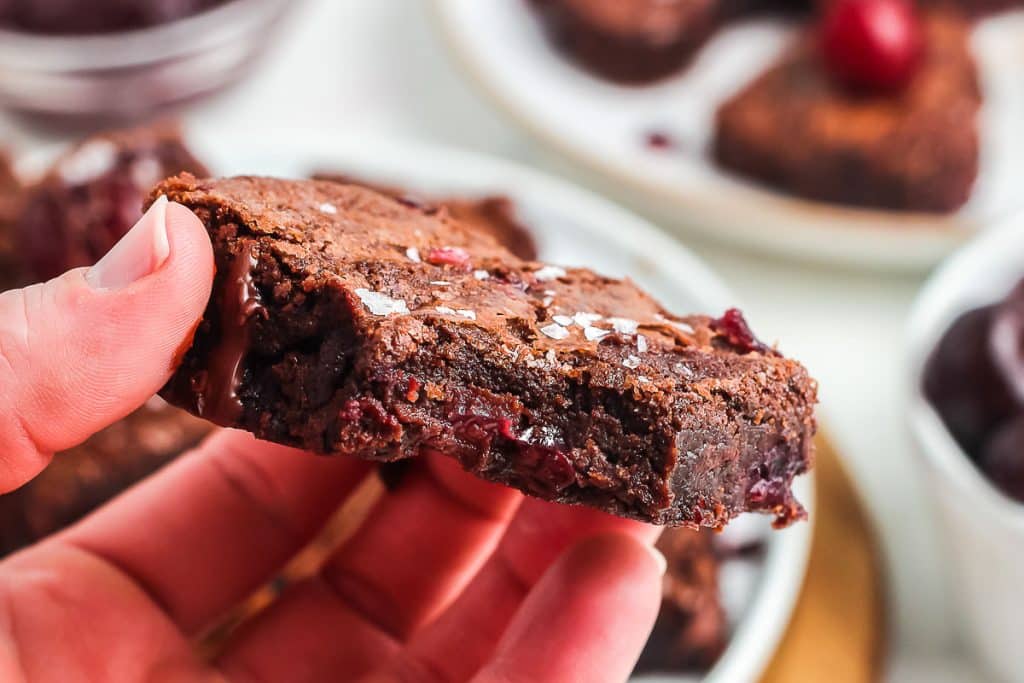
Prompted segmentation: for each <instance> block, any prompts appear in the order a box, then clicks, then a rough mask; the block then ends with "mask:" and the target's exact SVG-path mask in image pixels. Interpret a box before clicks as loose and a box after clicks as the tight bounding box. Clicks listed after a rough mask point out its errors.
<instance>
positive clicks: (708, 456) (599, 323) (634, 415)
mask: <svg viewBox="0 0 1024 683" xmlns="http://www.w3.org/2000/svg"><path fill="white" fill-rule="evenodd" d="M159 195H166V196H167V197H168V198H169V199H170V200H172V201H175V202H179V203H181V204H184V205H185V206H187V207H189V208H191V209H192V211H193V212H195V214H196V215H197V216H198V217H199V218H200V220H202V221H203V223H204V224H205V225H206V227H207V229H208V231H209V233H210V237H211V240H212V242H213V246H214V253H215V258H216V261H217V276H216V280H215V282H214V288H213V295H212V297H211V301H210V304H209V307H208V309H207V311H206V314H205V316H204V318H203V321H202V322H201V323H200V325H199V327H198V329H197V330H196V335H195V339H194V342H193V345H192V347H191V348H190V349H189V350H188V352H187V353H186V354H185V356H184V359H183V361H182V364H181V366H180V367H179V368H178V370H177V371H176V373H175V375H174V376H173V377H172V379H171V380H170V382H169V383H168V384H167V386H166V387H165V388H164V390H163V392H162V395H163V396H164V397H165V398H166V399H167V400H168V401H170V402H171V403H173V404H175V405H178V406H180V407H183V408H185V409H187V410H190V411H191V412H193V413H195V414H197V415H199V416H201V417H205V418H206V419H208V420H210V421H212V422H215V423H217V424H220V425H224V426H230V427H238V428H242V429H246V430H248V431H250V432H252V433H254V434H255V435H256V436H257V437H259V438H262V439H267V440H270V441H275V442H278V443H282V444H286V445H291V446H297V447H301V448H304V449H307V450H311V451H314V452H317V453H324V454H343V455H352V456H358V457H362V458H368V459H372V460H378V461H392V460H399V459H402V458H407V457H412V456H415V455H417V454H419V453H421V452H424V451H438V452H441V453H444V454H446V455H448V456H451V457H454V458H456V459H457V460H458V461H459V462H460V463H461V465H462V466H463V467H464V468H465V469H466V470H468V471H470V472H473V473H474V474H476V475H478V476H480V477H482V478H483V479H486V480H489V481H493V482H497V483H501V484H505V485H509V486H513V487H515V488H518V489H520V490H522V491H524V492H525V493H528V494H531V495H534V496H538V497H541V498H544V499H548V500H553V501H558V502H562V503H570V504H580V505H588V506H592V507H596V508H599V509H602V510H605V511H608V512H611V513H614V514H618V515H622V516H625V517H630V518H634V519H638V520H642V521H646V522H653V523H658V524H670V525H685V526H690V527H699V526H709V527H720V526H722V525H724V524H725V523H726V522H728V520H729V519H731V518H732V517H734V516H735V515H737V514H739V513H741V512H746V511H758V512H766V513H770V514H773V515H775V517H776V522H777V524H779V525H785V524H787V523H789V522H790V521H793V520H795V519H799V518H801V517H803V516H804V512H803V508H802V507H801V506H800V504H799V502H797V501H796V500H795V499H794V497H793V495H792V492H791V490H790V485H791V483H792V480H793V478H794V477H795V476H796V475H798V474H801V473H803V472H805V471H806V470H807V469H808V467H809V466H810V461H811V457H812V437H813V434H814V430H815V422H814V415H813V406H814V403H815V402H816V384H815V382H814V380H812V379H811V378H810V377H809V376H808V374H807V372H806V371H805V370H804V368H803V367H802V366H801V365H800V364H799V363H797V362H795V361H792V360H789V359H786V358H784V357H782V356H781V355H780V354H779V353H778V352H776V351H775V350H773V349H770V348H768V347H766V346H764V345H762V344H760V343H759V342H757V340H756V339H755V338H754V337H753V335H751V334H750V333H749V330H748V329H747V328H746V325H745V323H743V321H742V318H741V317H739V316H738V314H735V313H731V314H730V315H727V316H725V317H723V318H721V319H717V320H715V319H712V318H709V317H707V316H689V317H677V316H674V315H672V314H670V313H668V312H667V311H665V310H664V309H663V308H661V306H660V305H659V304H658V303H657V302H656V301H654V299H652V298H651V297H650V296H648V295H647V294H645V293H644V292H642V291H641V290H640V289H639V288H638V287H636V286H635V285H634V284H633V283H631V282H629V281H628V280H625V281H624V280H615V279H611V278H606V277H602V276H600V275H597V274H595V273H592V272H590V271H588V270H584V269H562V268H559V267H556V266H551V265H545V264H542V263H538V262H532V261H523V260H521V259H519V258H517V257H515V256H514V255H512V254H511V253H509V252H508V251H507V250H506V249H504V248H503V247H501V246H500V245H498V244H497V243H496V242H495V241H494V240H493V239H492V238H491V237H490V236H488V235H486V234H483V233H481V232H477V231H474V230H471V229H469V228H466V227H464V226H463V225H462V224H460V223H458V222H456V221H455V220H453V219H452V218H451V217H450V216H449V215H448V214H447V212H446V211H445V210H444V209H443V208H441V209H436V208H429V207H428V208H419V207H415V206H409V205H407V204H404V203H402V202H400V201H396V200H395V199H392V198H389V197H386V196H384V195H381V194H378V193H376V192H373V191H372V190H368V189H366V188H362V187H357V186H350V185H342V184H338V183H333V182H324V181H285V180H276V179H269V178H252V177H240V178H228V179H222V180H197V179H195V178H193V177H192V176H189V175H182V176H179V177H177V178H173V179H170V180H167V181H164V182H163V183H162V184H161V185H159V186H158V187H157V188H156V189H155V190H154V192H153V194H152V198H156V197H157V196H159Z"/></svg>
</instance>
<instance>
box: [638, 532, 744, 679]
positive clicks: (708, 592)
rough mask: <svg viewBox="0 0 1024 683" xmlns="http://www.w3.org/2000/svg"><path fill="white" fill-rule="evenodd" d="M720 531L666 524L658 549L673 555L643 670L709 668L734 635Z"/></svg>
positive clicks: (667, 556)
mask: <svg viewBox="0 0 1024 683" xmlns="http://www.w3.org/2000/svg"><path fill="white" fill-rule="evenodd" d="M713 534H714V532H711V531H707V530H704V531H693V530H691V529H666V530H665V531H664V533H662V535H661V539H660V540H659V541H658V549H659V550H660V551H661V553H662V555H664V556H665V559H666V560H667V561H668V571H667V572H666V573H665V577H664V579H663V595H662V601H661V610H660V611H659V612H658V620H657V622H655V624H654V630H653V631H652V632H651V637H650V638H649V639H648V641H647V645H646V647H644V651H643V654H641V655H640V661H639V662H638V663H637V671H638V672H645V671H665V672H668V671H704V670H707V669H708V668H710V667H711V666H712V665H713V664H714V663H715V661H716V660H717V659H718V657H719V655H721V654H722V651H723V650H725V646H726V644H727V643H728V638H729V623H728V620H727V619H726V614H725V609H724V608H723V607H722V603H721V600H720V596H719V591H718V569H719V560H718V556H717V555H716V553H715V549H714V547H713V544H712V537H713Z"/></svg>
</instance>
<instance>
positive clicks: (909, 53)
mask: <svg viewBox="0 0 1024 683" xmlns="http://www.w3.org/2000/svg"><path fill="white" fill-rule="evenodd" d="M820 30H821V32H820V36H819V39H820V48H821V53H822V58H823V59H824V61H825V65H826V67H827V68H828V70H829V72H830V73H831V75H832V76H833V77H834V78H835V79H836V80H838V81H839V82H840V83H842V84H844V85H846V86H849V87H852V88H856V89H860V90H867V91H874V92H891V91H894V90H898V89H900V88H902V87H904V86H905V85H906V84H907V83H909V82H910V80H911V79H912V78H913V76H914V73H915V72H916V71H917V66H918V64H919V63H920V61H921V55H922V53H923V48H924V37H923V36H924V33H923V29H922V28H921V23H920V21H919V20H918V17H917V16H916V14H915V13H914V8H913V6H912V5H911V3H909V2H906V1H905V0H838V1H837V2H834V3H833V4H832V5H830V6H829V8H828V10H826V12H825V16H824V19H823V20H822V23H821V29H820Z"/></svg>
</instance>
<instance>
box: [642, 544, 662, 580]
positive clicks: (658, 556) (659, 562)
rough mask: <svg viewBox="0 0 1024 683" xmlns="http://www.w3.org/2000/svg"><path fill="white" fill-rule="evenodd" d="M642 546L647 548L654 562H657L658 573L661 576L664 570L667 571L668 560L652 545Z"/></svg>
mask: <svg viewBox="0 0 1024 683" xmlns="http://www.w3.org/2000/svg"><path fill="white" fill-rule="evenodd" d="M644 547H645V548H647V552H649V553H650V554H651V557H653V558H654V561H655V563H657V565H658V573H659V574H660V575H661V576H664V575H665V572H667V571H668V560H666V559H665V556H664V555H662V554H661V551H660V550H658V549H657V548H655V547H654V546H653V545H644Z"/></svg>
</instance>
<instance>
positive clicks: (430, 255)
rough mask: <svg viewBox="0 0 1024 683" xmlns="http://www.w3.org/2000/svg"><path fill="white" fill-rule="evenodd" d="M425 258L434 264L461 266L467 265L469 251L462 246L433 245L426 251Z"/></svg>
mask: <svg viewBox="0 0 1024 683" xmlns="http://www.w3.org/2000/svg"><path fill="white" fill-rule="evenodd" d="M425 260H426V262H427V263H430V264H432V265H435V266H455V267H456V268H463V267H466V266H468V265H469V252H468V251H466V250H465V249H463V248H462V247H435V248H433V249H431V250H430V251H428V252H427V256H426V259H425Z"/></svg>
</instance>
